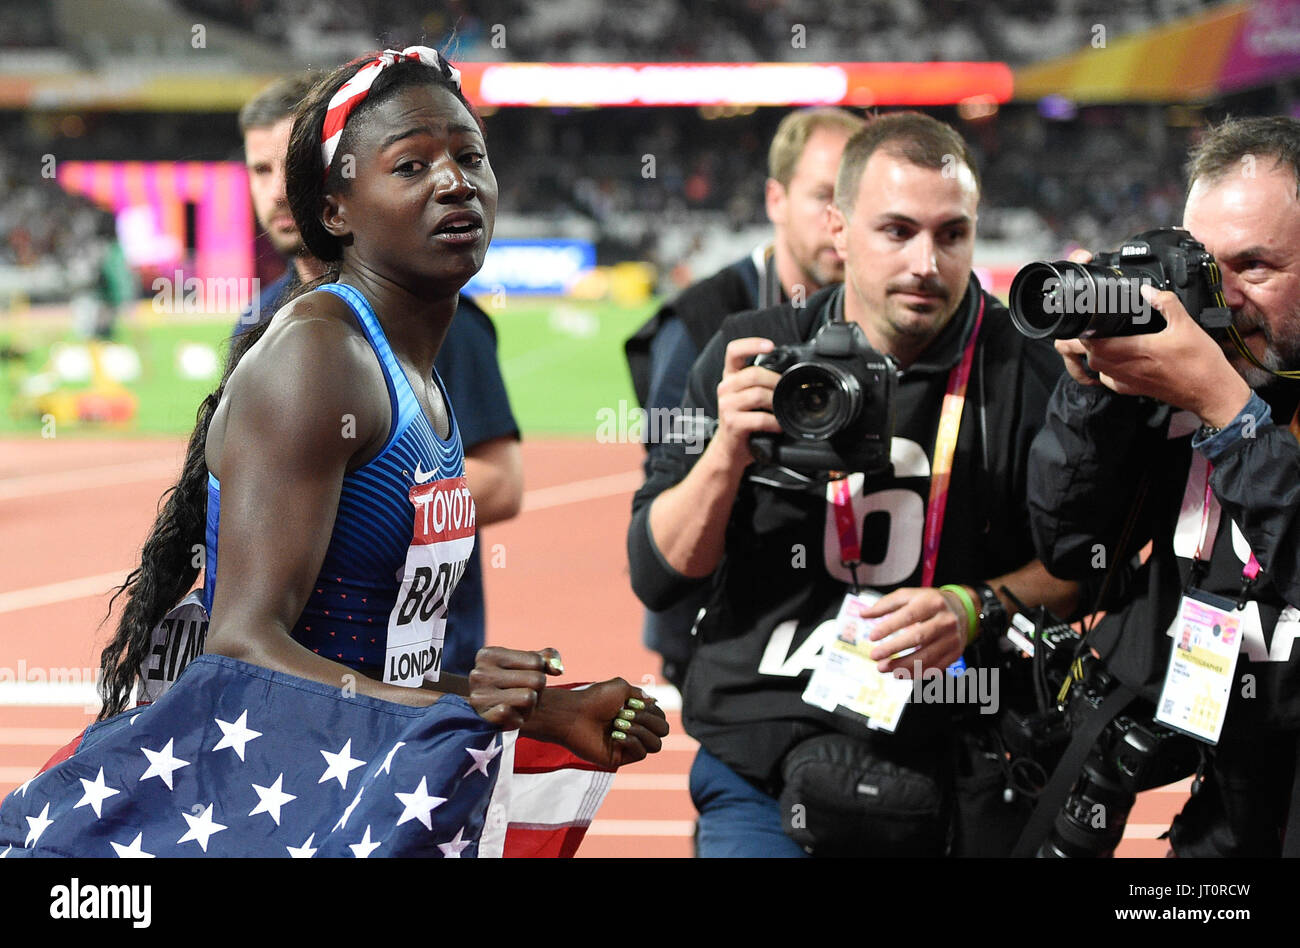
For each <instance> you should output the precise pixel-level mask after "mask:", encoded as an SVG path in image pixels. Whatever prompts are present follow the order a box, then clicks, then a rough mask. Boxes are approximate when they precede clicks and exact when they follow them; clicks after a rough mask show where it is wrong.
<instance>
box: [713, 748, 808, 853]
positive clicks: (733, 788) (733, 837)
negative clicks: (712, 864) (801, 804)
mask: <svg viewBox="0 0 1300 948" xmlns="http://www.w3.org/2000/svg"><path fill="white" fill-rule="evenodd" d="M690 787H691V802H693V803H694V804H695V809H697V810H698V811H699V813H700V822H699V830H698V833H699V836H698V839H697V853H696V854H697V855H698V856H699V857H700V858H702V859H714V858H760V859H803V858H807V856H808V854H807V853H806V852H804V851H803V849H802V848H801V847H800V846H799V844H798V843H796V842H795V841H794V840H792V839H791V838H790V837H789V836H787V835H785V830H783V829H781V809H780V807H779V805H778V804H777V802H776V800H774V799H772V798H771V797H769V796H768V795H767V794H766V793H763V792H762V791H761V790H759V789H757V788H756V787H754V786H753V784H751V783H750V782H749V781H748V780H746V779H745V778H744V777H742V776H740V774H738V773H736V772H735V771H734V770H732V769H731V768H730V767H728V766H727V765H726V764H724V763H723V762H722V761H720V760H718V758H716V757H714V756H713V755H712V754H710V753H709V752H708V751H706V750H705V749H704V748H703V747H701V748H700V750H699V753H697V754H696V755H695V763H693V764H692V765H691V780H690Z"/></svg>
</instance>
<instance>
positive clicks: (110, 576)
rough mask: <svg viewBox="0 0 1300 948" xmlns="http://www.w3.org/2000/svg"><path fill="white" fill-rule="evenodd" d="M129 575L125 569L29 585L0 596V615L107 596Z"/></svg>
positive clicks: (127, 569)
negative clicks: (58, 581)
mask: <svg viewBox="0 0 1300 948" xmlns="http://www.w3.org/2000/svg"><path fill="white" fill-rule="evenodd" d="M129 572H130V568H129V567H128V568H126V569H119V570H115V571H113V572H111V573H100V574H99V575H98V576H83V577H81V578H80V579H65V580H64V581H63V582H60V583H48V584H46V585H44V586H29V587H28V588H26V589H15V590H13V591H12V592H6V593H0V615H2V614H4V613H6V612H18V611H19V610H21V609H35V608H36V607H37V606H49V605H52V604H54V603H56V602H70V601H71V600H73V599H88V598H95V597H99V596H107V595H108V594H109V593H110V592H111V591H112V590H113V588H114V587H116V586H120V585H122V580H124V579H126V574H127V573H129Z"/></svg>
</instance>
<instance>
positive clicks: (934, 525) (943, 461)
mask: <svg viewBox="0 0 1300 948" xmlns="http://www.w3.org/2000/svg"><path fill="white" fill-rule="evenodd" d="M983 323H984V295H983V294H982V293H981V294H979V308H978V309H977V310H976V312H975V325H974V327H973V328H972V329H971V334H970V339H969V340H967V342H966V348H965V350H964V351H963V352H962V354H961V358H960V359H959V360H958V361H957V364H956V365H954V366H953V367H952V370H951V371H950V372H949V373H948V387H947V389H946V391H945V392H944V396H943V407H942V409H941V410H940V411H939V429H938V431H937V432H936V433H935V437H934V453H933V460H932V461H931V462H930V499H929V502H928V503H927V504H926V509H925V533H924V538H923V542H922V550H921V585H922V586H926V587H928V586H932V585H934V570H935V565H936V563H938V560H939V539H940V538H941V537H942V536H943V518H944V512H945V510H946V509H947V506H948V484H949V481H950V480H951V479H952V459H953V455H954V454H955V453H956V451H957V434H958V432H960V430H961V416H962V410H963V409H964V408H965V406H966V386H967V383H968V382H969V381H970V373H971V363H972V362H973V361H974V359H975V344H976V342H977V340H978V339H979V334H980V326H982V325H983ZM831 505H832V507H833V508H834V511H835V530H836V533H837V534H838V535H839V540H840V561H841V562H842V563H843V565H844V566H845V567H846V568H847V569H848V570H849V572H850V573H852V575H853V592H854V593H858V592H859V591H860V587H859V585H858V572H857V568H858V567H859V566H860V565H861V564H862V541H861V539H860V538H859V536H858V519H857V517H856V516H855V515H854V512H853V498H852V496H851V494H850V490H849V479H848V478H847V477H843V478H841V479H840V480H838V481H835V482H834V483H833V484H832V485H831Z"/></svg>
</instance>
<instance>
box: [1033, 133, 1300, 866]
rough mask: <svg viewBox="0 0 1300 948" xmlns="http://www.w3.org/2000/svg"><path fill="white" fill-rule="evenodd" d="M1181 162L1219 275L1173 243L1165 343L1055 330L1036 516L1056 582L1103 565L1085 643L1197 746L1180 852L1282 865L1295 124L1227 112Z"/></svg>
mask: <svg viewBox="0 0 1300 948" xmlns="http://www.w3.org/2000/svg"><path fill="white" fill-rule="evenodd" d="M1187 169H1188V179H1189V182H1190V190H1189V192H1188V197H1187V203H1186V207H1185V209H1184V222H1185V225H1186V227H1187V230H1188V231H1189V232H1190V237H1191V238H1194V240H1195V241H1199V242H1201V243H1202V244H1203V245H1204V249H1205V250H1207V251H1208V252H1209V254H1212V255H1213V260H1214V261H1215V262H1216V264H1217V266H1215V267H1211V268H1199V265H1196V264H1195V263H1194V258H1195V257H1196V253H1197V252H1196V248H1195V247H1193V246H1191V245H1190V244H1188V243H1187V242H1186V241H1184V243H1183V247H1184V249H1185V250H1186V248H1190V250H1191V252H1190V253H1186V252H1181V255H1182V256H1184V258H1185V259H1184V260H1183V261H1182V262H1180V261H1179V260H1178V259H1177V258H1178V257H1179V256H1180V252H1173V251H1170V250H1169V249H1168V248H1165V250H1163V251H1161V252H1160V254H1159V256H1160V257H1161V258H1162V259H1163V260H1164V262H1165V270H1166V271H1167V272H1168V273H1170V274H1181V273H1183V271H1184V270H1189V271H1190V270H1196V269H1198V268H1199V269H1200V272H1201V274H1202V276H1201V277H1199V278H1197V279H1193V280H1188V281H1185V282H1184V284H1183V285H1181V286H1180V285H1179V281H1178V280H1176V279H1175V280H1172V281H1171V282H1169V283H1167V284H1166V287H1167V288H1165V289H1157V288H1156V287H1151V286H1147V287H1143V288H1142V290H1141V295H1142V298H1143V300H1145V301H1146V302H1147V303H1148V304H1149V305H1150V307H1153V308H1154V310H1155V311H1156V313H1155V314H1150V315H1157V314H1158V316H1159V317H1160V319H1159V321H1158V322H1163V323H1164V324H1165V325H1164V326H1163V328H1161V329H1160V331H1158V332H1143V333H1141V334H1138V335H1117V334H1116V333H1114V332H1107V333H1105V334H1104V335H1102V336H1093V337H1091V338H1082V339H1081V338H1071V337H1069V334H1066V337H1065V338H1059V339H1058V341H1057V343H1056V347H1057V349H1058V350H1059V351H1060V353H1061V355H1062V356H1063V359H1064V362H1065V367H1066V369H1067V371H1068V376H1063V377H1062V378H1061V380H1060V383H1059V384H1058V386H1057V388H1056V391H1055V392H1054V393H1053V395H1052V399H1051V402H1050V404H1049V408H1048V419H1047V426H1046V428H1045V429H1044V430H1043V432H1042V433H1041V435H1040V436H1039V437H1038V439H1037V440H1035V442H1034V445H1033V449H1032V455H1031V478H1030V488H1029V500H1030V507H1031V512H1032V524H1033V531H1034V538H1035V541H1036V545H1037V548H1038V550H1039V552H1040V554H1041V555H1042V557H1043V560H1044V562H1045V563H1047V565H1048V567H1049V568H1050V569H1051V570H1052V572H1053V573H1055V574H1058V575H1061V576H1071V577H1075V578H1078V579H1088V578H1089V577H1090V576H1091V577H1095V576H1096V575H1097V573H1098V572H1099V571H1101V570H1111V571H1113V572H1114V574H1115V579H1116V582H1115V584H1114V585H1113V591H1114V593H1115V595H1114V596H1111V597H1108V599H1107V602H1106V603H1104V605H1105V607H1106V608H1108V610H1109V612H1108V614H1107V615H1106V617H1105V618H1104V619H1102V620H1101V621H1100V622H1099V623H1098V625H1097V627H1096V628H1095V630H1094V631H1093V632H1092V633H1091V634H1090V635H1089V636H1088V639H1087V643H1086V644H1087V645H1089V646H1091V647H1092V648H1093V649H1095V650H1096V651H1097V652H1098V653H1099V654H1100V657H1101V659H1102V662H1103V663H1104V665H1105V667H1106V668H1107V669H1108V670H1109V672H1110V673H1111V674H1112V675H1113V676H1114V677H1115V678H1117V679H1118V680H1119V682H1120V683H1121V684H1120V690H1124V689H1127V690H1129V691H1131V692H1132V693H1134V694H1136V695H1140V696H1141V697H1142V698H1144V699H1146V700H1148V701H1150V702H1152V703H1153V705H1152V707H1151V708H1149V710H1150V712H1151V713H1149V714H1147V715H1146V717H1147V718H1148V720H1149V719H1150V718H1151V717H1153V716H1154V719H1155V720H1156V721H1157V722H1159V723H1160V724H1161V725H1164V726H1167V727H1169V728H1173V729H1175V730H1179V731H1184V732H1186V733H1188V734H1191V735H1193V736H1195V737H1198V738H1200V740H1201V742H1202V743H1201V745H1200V746H1201V748H1202V751H1203V753H1202V754H1201V764H1200V768H1199V770H1198V773H1197V780H1196V782H1195V784H1194V786H1193V795H1192V797H1191V798H1190V800H1189V801H1188V803H1187V805H1186V806H1185V807H1184V809H1183V811H1182V813H1181V814H1180V815H1179V816H1178V817H1177V818H1175V820H1174V824H1173V827H1172V830H1171V834H1170V839H1171V843H1172V848H1173V851H1174V853H1175V854H1176V855H1179V856H1277V855H1279V854H1280V853H1281V852H1282V840H1283V833H1284V829H1285V828H1286V827H1287V819H1288V811H1289V809H1290V808H1291V806H1292V805H1294V803H1295V801H1296V797H1297V793H1298V792H1300V788H1298V787H1296V785H1295V784H1294V781H1295V769H1296V766H1295V764H1296V742H1297V739H1298V738H1300V675H1298V674H1297V671H1298V669H1300V663H1297V661H1296V659H1295V656H1293V655H1292V644H1293V641H1294V640H1295V638H1297V637H1300V610H1298V609H1297V606H1300V513H1298V512H1300V442H1298V441H1297V438H1300V424H1297V421H1296V406H1297V404H1298V403H1300V385H1298V384H1297V383H1296V382H1295V381H1294V379H1295V378H1297V373H1296V372H1295V371H1294V370H1296V369H1300V123H1298V122H1296V121H1294V120H1292V119H1288V118H1251V119H1242V120H1229V121H1227V122H1225V123H1223V124H1222V125H1220V126H1218V127H1217V128H1213V129H1211V130H1209V131H1208V132H1207V134H1206V136H1205V138H1204V139H1203V140H1202V142H1201V143H1200V144H1199V145H1198V146H1197V147H1196V149H1195V150H1194V152H1193V154H1192V156H1191V159H1190V161H1189V163H1188V166H1187ZM1144 236H1149V235H1144ZM1126 246H1127V245H1126ZM1220 275H1221V282H1222V286H1221V293H1218V288H1217V287H1215V286H1214V281H1215V280H1216V278H1218V277H1219V276H1220ZM1216 293H1218V295H1217V297H1216ZM1207 300H1208V302H1210V303H1213V304H1216V305H1205V304H1206V303H1207ZM1223 307H1226V309H1227V310H1228V311H1229V312H1230V316H1231V328H1229V329H1228V330H1227V331H1226V332H1224V331H1221V330H1219V329H1216V328H1214V327H1215V326H1217V325H1220V324H1221V323H1222V322H1223V321H1224V320H1223V319H1222V318H1221V317H1222V316H1223V315H1224V314H1221V313H1220V312H1219V310H1220V309H1222V308H1223ZM1142 318H1145V317H1142ZM1288 378H1289V379H1290V380H1288ZM1124 538H1127V542H1124ZM1148 541H1150V543H1151V552H1150V555H1149V557H1148V558H1147V559H1146V560H1145V561H1144V562H1143V563H1142V564H1141V565H1138V564H1137V562H1136V560H1131V559H1130V558H1131V557H1134V554H1135V553H1136V552H1137V551H1138V550H1140V549H1142V547H1143V546H1144V545H1145V544H1146V543H1147V542H1148ZM1170 636H1174V638H1173V639H1171V638H1170ZM1198 656H1199V657H1198ZM1189 682H1194V683H1196V689H1197V690H1196V691H1195V693H1192V691H1191V689H1189V688H1188V683H1189ZM1120 697H1121V698H1124V695H1122V694H1121V695H1120ZM1117 706H1118V705H1117ZM1137 706H1143V707H1145V705H1142V703H1141V702H1138V704H1137V705H1135V707H1137ZM1293 821H1294V818H1293ZM1285 838H1286V844H1287V847H1288V850H1291V849H1297V850H1300V831H1298V830H1296V828H1295V827H1294V826H1293V827H1292V828H1291V831H1290V832H1286V834H1285Z"/></svg>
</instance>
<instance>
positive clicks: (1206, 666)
mask: <svg viewBox="0 0 1300 948" xmlns="http://www.w3.org/2000/svg"><path fill="white" fill-rule="evenodd" d="M1242 618H1243V617H1242V613H1241V612H1240V611H1239V610H1238V609H1237V608H1236V604H1235V603H1234V602H1232V600H1230V599H1224V598H1223V597H1221V596H1215V595H1213V594H1211V593H1207V592H1203V591H1202V590H1199V589H1189V590H1188V591H1187V594H1186V595H1185V596H1183V600H1182V602H1181V603H1180V604H1179V607H1178V618H1177V619H1175V620H1174V626H1173V634H1174V641H1173V644H1172V645H1171V647H1170V648H1171V654H1170V657H1169V670H1168V671H1166V672H1165V684H1164V688H1163V689H1162V690H1161V692H1160V701H1159V703H1158V704H1157V708H1156V720H1157V721H1159V722H1160V723H1161V724H1166V725H1168V726H1169V727H1172V728H1174V729H1175V730H1178V731H1183V732H1184V733H1186V734H1190V735H1191V736H1192V737H1196V738H1199V739H1200V740H1203V741H1206V742H1208V743H1210V744H1217V743H1218V741H1219V734H1220V732H1221V731H1222V730H1223V718H1224V715H1225V714H1226V712H1227V710H1228V697H1229V694H1230V692H1231V689H1232V683H1233V681H1234V680H1235V679H1234V675H1235V673H1236V669H1237V655H1238V653H1239V652H1240V651H1241V641H1242Z"/></svg>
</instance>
